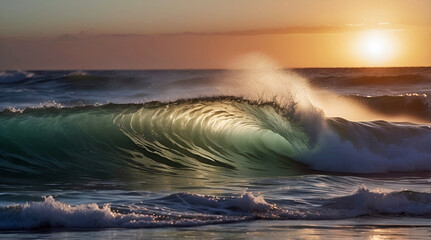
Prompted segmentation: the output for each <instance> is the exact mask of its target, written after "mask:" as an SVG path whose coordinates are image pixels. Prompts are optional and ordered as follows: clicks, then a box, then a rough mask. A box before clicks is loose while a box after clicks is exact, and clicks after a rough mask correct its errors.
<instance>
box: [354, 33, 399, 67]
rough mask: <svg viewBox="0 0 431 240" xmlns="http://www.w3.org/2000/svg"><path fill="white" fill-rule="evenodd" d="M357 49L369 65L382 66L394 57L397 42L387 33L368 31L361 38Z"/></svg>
mask: <svg viewBox="0 0 431 240" xmlns="http://www.w3.org/2000/svg"><path fill="white" fill-rule="evenodd" d="M355 49H356V51H357V54H358V56H359V57H360V58H361V59H363V60H364V61H366V62H367V63H369V64H373V65H380V64H384V63H385V62H387V61H389V60H391V59H392V58H393V57H394V51H395V40H394V38H393V37H392V36H391V34H390V33H388V32H387V31H377V30H371V31H366V32H364V33H362V34H361V36H360V37H359V40H358V42H357V44H356V46H355Z"/></svg>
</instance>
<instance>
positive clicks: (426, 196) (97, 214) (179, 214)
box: [0, 188, 431, 230]
mask: <svg viewBox="0 0 431 240" xmlns="http://www.w3.org/2000/svg"><path fill="white" fill-rule="evenodd" d="M315 201H318V202H320V204H314V205H313V206H312V205H306V206H302V207H297V206H296V207H295V206H289V204H283V203H280V204H279V205H276V204H274V203H270V202H271V201H269V200H268V201H266V200H265V199H264V197H263V196H262V195H254V194H253V193H250V192H244V193H242V194H241V195H232V196H213V195H200V194H195V193H176V194H171V195H169V196H166V197H163V198H159V199H152V200H146V201H142V202H140V203H136V204H127V205H122V206H116V205H110V204H102V205H101V204H96V203H92V204H81V205H69V204H66V203H63V202H60V201H56V200H55V199H54V198H53V197H52V196H48V197H44V199H43V201H41V202H27V203H26V204H22V205H19V204H15V205H11V206H6V207H0V229H1V230H19V229H42V228H85V229H89V228H112V227H116V228H148V227H151V228H154V227H170V226H175V227H181V226H199V225H208V224H220V223H233V222H242V221H251V220H335V219H345V218H354V217H362V216H378V215H382V216H388V215H390V216H420V217H430V216H431V195H430V193H421V192H413V191H407V190H405V191H398V192H390V193H383V192H372V191H369V190H367V189H365V188H360V189H358V191H357V192H356V193H354V194H352V195H348V196H341V197H335V198H329V199H318V200H317V199H316V200H315ZM154 206H155V207H154Z"/></svg>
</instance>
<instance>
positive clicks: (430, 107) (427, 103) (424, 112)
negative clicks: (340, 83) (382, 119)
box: [346, 94, 431, 122]
mask: <svg viewBox="0 0 431 240" xmlns="http://www.w3.org/2000/svg"><path fill="white" fill-rule="evenodd" d="M346 98H349V99H353V100H355V101H357V102H359V103H361V104H364V105H365V106H367V108H369V109H371V110H374V111H376V112H379V113H382V114H386V115H391V116H397V115H404V116H413V117H416V118H418V119H421V120H422V121H425V122H431V97H430V96H428V95H426V94H421V95H419V94H405V95H403V96H376V97H363V96H347V97H346Z"/></svg>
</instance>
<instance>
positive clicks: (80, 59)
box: [0, 0, 431, 70]
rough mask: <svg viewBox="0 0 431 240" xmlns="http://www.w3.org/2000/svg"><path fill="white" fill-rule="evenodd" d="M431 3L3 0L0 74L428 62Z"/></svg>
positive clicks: (420, 0)
mask: <svg viewBox="0 0 431 240" xmlns="http://www.w3.org/2000/svg"><path fill="white" fill-rule="evenodd" d="M430 9H431V1H428V0H398V1H393V0H361V1H354V0H325V1H322V0H307V1H299V0H273V1H261V0H237V1H228V0H206V1H193V3H190V1H187V0H176V1H170V0H159V1H139V0H124V1H116V0H105V1H96V0H95V1H86V0H74V1H58V0H33V1H15V0H3V1H0V70H5V69H77V68H78V69H155V68H156V69H177V68H181V69H183V68H187V69H201V68H225V67H227V66H229V62H230V61H231V60H232V59H235V58H236V57H238V56H240V55H243V54H248V53H250V52H257V53H261V54H263V55H267V56H268V57H270V58H272V59H274V60H275V61H276V62H277V63H279V65H281V66H283V67H374V66H376V67H394V66H431V44H429V43H430V42H431V14H430Z"/></svg>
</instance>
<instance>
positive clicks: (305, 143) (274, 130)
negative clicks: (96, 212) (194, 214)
mask: <svg viewBox="0 0 431 240" xmlns="http://www.w3.org/2000/svg"><path fill="white" fill-rule="evenodd" d="M0 140H1V142H2V144H1V146H0V173H1V174H4V176H6V175H8V176H18V175H20V174H23V175H22V176H27V175H32V176H38V177H43V176H44V175H46V173H51V174H60V175H62V176H64V175H66V176H65V177H67V176H69V177H72V178H73V177H74V176H76V175H80V174H84V175H86V176H95V177H96V176H97V177H102V178H103V177H110V176H112V175H115V174H116V172H118V171H119V169H122V170H121V171H126V172H129V173H132V172H151V173H163V174H170V173H177V172H176V170H178V169H180V170H184V169H189V170H193V171H200V172H214V173H215V172H218V171H219V170H220V169H225V170H226V171H223V172H224V173H226V174H229V173H234V174H237V172H240V173H244V174H247V173H253V172H256V171H265V170H270V171H271V172H274V171H275V170H277V171H279V170H284V171H293V172H295V171H299V170H300V169H303V168H305V166H308V168H310V169H313V170H320V171H331V172H353V173H382V172H390V171H429V170H431V149H430V148H429V142H430V141H431V128H430V127H429V126H427V125H415V124H407V123H405V124H401V123H399V124H396V123H388V122H385V121H375V122H350V121H347V120H345V119H341V118H329V119H327V118H324V117H323V116H321V115H318V114H317V115H315V114H310V113H308V112H302V111H299V110H298V109H296V105H295V104H293V105H291V106H288V107H281V106H279V105H277V104H276V103H271V102H267V103H258V102H254V101H249V100H245V99H242V98H233V97H217V98H197V99H189V100H179V101H176V102H172V103H160V102H152V103H147V104H144V105H141V104H128V105H116V104H107V105H104V106H100V107H96V106H86V107H75V108H41V109H25V110H24V111H23V112H22V113H21V112H17V111H15V112H14V111H7V110H6V111H3V112H2V113H1V114H0ZM114 169H115V171H114ZM17 173H20V174H17Z"/></svg>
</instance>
